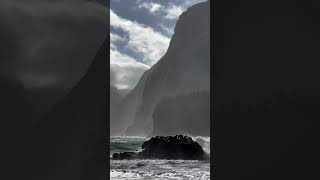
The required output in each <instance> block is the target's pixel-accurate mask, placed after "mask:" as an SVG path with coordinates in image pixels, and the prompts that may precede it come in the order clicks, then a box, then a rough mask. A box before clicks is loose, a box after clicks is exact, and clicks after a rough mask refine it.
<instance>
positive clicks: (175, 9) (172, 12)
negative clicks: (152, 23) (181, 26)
mask: <svg viewBox="0 0 320 180" xmlns="http://www.w3.org/2000/svg"><path fill="white" fill-rule="evenodd" d="M204 1H206V0H184V1H177V0H176V1H169V2H167V3H164V2H163V1H159V3H156V2H150V1H144V2H141V1H140V2H139V1H137V4H138V6H137V8H139V9H145V10H147V11H148V12H149V13H150V14H152V15H157V16H161V17H163V18H164V19H167V20H177V19H178V18H179V16H180V15H181V14H182V13H183V12H184V11H185V10H186V9H187V8H188V7H190V6H192V5H194V4H197V3H200V2H204ZM160 3H163V4H160Z"/></svg>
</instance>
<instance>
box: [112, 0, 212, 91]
mask: <svg viewBox="0 0 320 180" xmlns="http://www.w3.org/2000/svg"><path fill="white" fill-rule="evenodd" d="M204 1H206V0H111V1H110V30H111V31H110V84H111V86H114V87H116V88H118V89H119V90H130V89H133V88H134V86H135V85H136V84H137V82H138V80H139V78H140V77H141V75H142V74H143V72H145V71H146V70H148V69H149V68H150V67H151V66H152V65H154V64H155V63H156V62H157V61H158V60H160V58H161V57H162V56H163V55H164V54H165V53H166V51H167V48H168V46H169V42H170V39H171V37H172V35H173V33H174V27H175V24H176V22H177V20H178V18H179V15H180V14H181V13H183V12H184V11H185V10H186V9H187V8H188V7H190V6H192V5H194V4H197V3H200V2H204Z"/></svg>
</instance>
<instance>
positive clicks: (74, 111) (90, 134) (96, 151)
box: [17, 40, 109, 180]
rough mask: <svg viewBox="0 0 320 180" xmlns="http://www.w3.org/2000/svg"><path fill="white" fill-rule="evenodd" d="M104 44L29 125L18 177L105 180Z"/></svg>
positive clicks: (106, 47) (52, 179)
mask: <svg viewBox="0 0 320 180" xmlns="http://www.w3.org/2000/svg"><path fill="white" fill-rule="evenodd" d="M108 43H109V41H108V40H106V41H105V42H104V43H103V45H102V47H101V48H100V50H99V52H98V54H97V55H96V57H95V59H94V61H93V63H92V64H91V66H90V68H89V70H88V72H87V74H86V75H85V76H84V77H83V78H82V79H81V80H80V82H79V83H78V84H77V86H76V87H74V88H73V89H72V90H71V91H70V93H69V94H68V95H67V96H66V97H65V98H64V99H63V101H62V102H61V103H59V104H57V105H56V106H55V108H54V109H53V110H52V112H51V113H49V114H48V116H47V117H46V118H44V119H43V120H42V121H41V122H40V123H39V124H38V125H37V126H36V127H35V128H34V130H33V132H32V134H31V136H30V137H29V139H28V141H27V143H26V148H25V149H24V150H23V151H24V152H23V154H22V156H23V157H21V159H23V160H24V163H22V166H23V167H22V169H21V172H23V173H20V174H23V177H21V178H22V179H32V180H38V179H39V180H40V179H41V180H42V179H48V180H57V179H61V180H70V179H79V180H81V179H83V180H87V179H101V180H102V179H105V178H106V176H107V174H106V173H107V172H106V163H107V161H106V156H105V153H106V150H107V148H106V147H105V138H107V134H108V129H107V115H106V108H108V106H107V104H106V103H107V102H108V101H109V100H108V97H109V96H107V95H106V94H108V92H106V91H108V90H109V88H107V86H106V82H107V79H106V77H107V75H106V73H107V67H108V65H107V62H108V61H107V59H108V58H109V50H108ZM17 176H19V174H17ZM17 179H18V178H17Z"/></svg>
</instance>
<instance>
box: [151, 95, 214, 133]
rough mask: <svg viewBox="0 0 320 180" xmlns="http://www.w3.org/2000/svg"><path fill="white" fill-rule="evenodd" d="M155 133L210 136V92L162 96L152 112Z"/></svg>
mask: <svg viewBox="0 0 320 180" xmlns="http://www.w3.org/2000/svg"><path fill="white" fill-rule="evenodd" d="M152 118H153V127H154V128H153V132H152V134H155V135H174V134H185V133H188V134H190V135H200V136H210V92H208V91H203V92H197V93H190V94H185V95H178V96H176V97H170V98H163V99H162V100H161V101H160V102H159V103H158V104H157V105H156V107H155V109H154V112H153V114H152Z"/></svg>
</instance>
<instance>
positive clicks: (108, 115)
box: [105, 0, 110, 179]
mask: <svg viewBox="0 0 320 180" xmlns="http://www.w3.org/2000/svg"><path fill="white" fill-rule="evenodd" d="M106 1H107V2H106V3H107V8H108V9H107V11H108V12H107V13H106V14H107V17H106V18H107V22H108V24H106V38H107V41H109V43H107V44H108V46H107V48H106V49H105V50H106V51H108V57H109V59H108V60H107V59H106V61H108V62H107V63H106V64H107V67H106V68H107V69H106V76H107V78H106V79H107V81H106V83H107V85H106V86H105V87H106V93H107V95H106V108H105V111H106V117H107V118H106V124H107V129H106V131H107V133H106V134H107V136H108V137H106V151H105V152H106V157H107V158H106V161H107V162H106V167H107V168H106V174H107V175H106V179H110V156H109V154H110V0H106Z"/></svg>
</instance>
